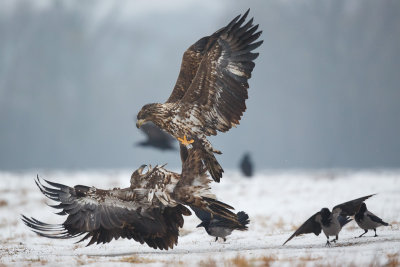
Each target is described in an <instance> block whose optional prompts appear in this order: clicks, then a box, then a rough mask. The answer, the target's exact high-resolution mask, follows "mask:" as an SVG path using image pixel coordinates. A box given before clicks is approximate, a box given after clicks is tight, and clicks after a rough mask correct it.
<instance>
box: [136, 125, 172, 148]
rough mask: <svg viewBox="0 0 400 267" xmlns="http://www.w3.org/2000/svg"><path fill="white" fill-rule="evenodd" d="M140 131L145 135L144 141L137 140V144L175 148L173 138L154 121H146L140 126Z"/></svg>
mask: <svg viewBox="0 0 400 267" xmlns="http://www.w3.org/2000/svg"><path fill="white" fill-rule="evenodd" d="M140 129H141V130H142V132H143V133H144V134H145V135H146V136H147V139H146V140H145V141H141V142H138V143H137V145H138V146H143V147H154V148H157V149H161V150H175V149H176V148H175V147H174V142H175V138H173V137H172V136H171V135H169V134H167V133H166V132H164V131H163V130H161V129H160V128H158V127H157V126H156V125H154V123H151V122H148V123H146V124H145V125H143V126H142V127H141V128H140Z"/></svg>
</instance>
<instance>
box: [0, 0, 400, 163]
mask: <svg viewBox="0 0 400 267" xmlns="http://www.w3.org/2000/svg"><path fill="white" fill-rule="evenodd" d="M248 7H250V8H251V13H250V15H251V16H254V18H255V22H256V23H259V24H260V29H261V30H263V35H262V39H263V40H264V44H263V45H262V47H261V48H260V49H259V51H258V52H259V53H260V57H259V58H258V59H257V60H256V67H255V70H254V72H253V76H252V79H251V80H250V82H249V83H250V90H249V100H248V102H247V106H248V110H247V111H246V113H245V114H244V117H243V118H242V121H241V125H239V126H238V127H237V128H236V129H232V130H231V131H230V132H228V133H225V134H219V135H218V136H217V137H213V138H211V142H212V143H213V145H214V147H215V148H217V149H220V150H222V151H223V153H224V154H223V155H221V156H218V160H220V162H221V164H222V166H223V167H224V168H235V167H236V166H237V164H238V162H239V160H240V158H241V156H242V155H243V153H244V152H246V151H249V152H250V153H251V154H252V157H253V159H254V160H255V164H256V168H257V169H266V168H333V167H339V168H376V167H377V168H385V167H389V168H393V167H395V168H398V167H400V142H399V141H398V136H400V105H399V100H400V89H399V82H400V75H399V74H400V73H399V69H400V63H399V62H400V56H399V47H400V27H398V25H400V2H398V1H372V0H370V1H361V0H353V1H337V0H331V1H318V0H313V1H295V2H294V1H249V2H245V3H244V2H243V3H242V2H233V1H177V0H175V1H172V2H170V1H168V4H166V1H161V0H159V1H85V2H83V1H21V0H20V1H2V2H1V3H0V10H1V14H2V15H1V16H0V34H1V36H2V38H1V40H0V125H1V128H0V170H11V169H13V170H15V169H37V168H51V169H54V168H62V169H68V168H74V169H75V168H77V169H90V168H121V167H123V168H136V167H138V166H139V165H140V164H142V163H150V164H157V163H159V164H162V163H169V166H172V167H175V168H179V167H180V160H179V153H178V152H177V151H176V152H165V153H163V152H158V151H155V150H149V149H142V148H138V147H135V146H134V143H136V142H138V141H139V140H142V139H143V138H144V136H143V135H142V134H141V133H140V132H139V131H138V130H137V129H136V127H135V119H134V118H135V116H136V113H137V112H138V111H139V110H140V108H141V107H142V105H143V104H146V103H149V102H163V101H165V100H166V99H167V97H168V96H169V94H170V92H171V90H172V88H173V85H174V83H175V81H176V78H177V75H178V72H179V67H180V62H181V57H182V54H183V52H184V51H185V50H186V48H187V47H188V46H190V45H191V44H192V43H194V42H195V41H197V40H198V39H199V38H201V37H203V36H205V35H208V34H211V33H213V32H214V31H215V30H217V29H219V28H220V27H222V26H225V25H226V24H227V23H228V22H229V21H230V20H231V19H232V18H233V17H235V16H236V15H238V14H240V13H243V12H244V11H245V10H246V9H247V8H248Z"/></svg>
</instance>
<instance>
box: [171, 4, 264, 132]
mask: <svg viewBox="0 0 400 267" xmlns="http://www.w3.org/2000/svg"><path fill="white" fill-rule="evenodd" d="M248 13H249V10H248V11H247V12H246V13H245V14H244V15H243V16H242V17H241V18H240V16H237V17H236V18H235V19H233V20H232V21H231V22H230V23H229V24H228V25H227V26H226V27H224V28H222V29H220V30H219V31H217V32H215V33H214V34H213V35H211V36H209V37H205V38H202V39H200V40H199V41H198V42H197V43H195V44H194V45H193V46H191V47H190V48H189V49H188V50H187V51H186V52H185V54H184V56H183V61H182V67H181V72H180V75H179V77H178V80H177V84H176V86H175V88H174V90H173V92H172V94H171V96H170V98H169V99H168V100H167V102H179V103H180V105H181V110H180V111H181V112H183V113H187V114H191V115H193V116H195V117H196V118H197V119H198V120H199V121H201V122H203V127H204V129H203V130H204V133H205V134H206V135H215V134H216V133H217V132H216V131H217V130H218V131H221V132H225V131H228V130H229V129H230V128H231V127H232V126H235V125H237V124H239V120H240V118H241V116H242V114H243V112H244V111H245V110H246V104H245V100H246V99H247V98H248V94H247V89H248V87H249V85H248V83H247V81H248V79H249V78H250V77H251V72H252V70H253V68H254V66H255V64H254V62H253V61H254V60H255V59H256V58H257V56H258V53H252V52H251V51H253V50H254V49H256V48H257V47H259V46H260V45H261V44H262V42H263V41H258V42H255V41H256V40H257V39H258V38H259V36H260V35H261V31H258V32H256V31H257V29H258V25H255V26H254V25H253V19H250V20H249V21H248V22H247V23H246V24H244V25H243V23H244V22H245V20H246V17H247V15H248ZM185 104H186V105H185Z"/></svg>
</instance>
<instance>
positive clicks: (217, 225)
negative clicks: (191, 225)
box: [190, 207, 250, 242]
mask: <svg viewBox="0 0 400 267" xmlns="http://www.w3.org/2000/svg"><path fill="white" fill-rule="evenodd" d="M190 208H191V209H192V210H193V211H194V213H195V214H196V216H197V217H198V218H199V219H200V220H201V221H202V222H201V223H200V224H199V225H197V227H204V229H206V232H207V233H208V234H209V235H210V236H214V237H215V241H217V240H218V237H221V238H222V239H223V240H224V242H225V241H226V237H227V236H228V235H230V234H231V233H232V231H233V230H240V231H245V230H247V224H249V222H250V220H249V215H247V214H246V213H245V212H244V211H240V212H238V213H237V221H238V222H239V223H237V222H234V221H232V220H228V219H225V218H222V217H220V216H216V215H214V216H211V214H210V213H209V212H207V211H204V210H201V209H199V208H196V207H190Z"/></svg>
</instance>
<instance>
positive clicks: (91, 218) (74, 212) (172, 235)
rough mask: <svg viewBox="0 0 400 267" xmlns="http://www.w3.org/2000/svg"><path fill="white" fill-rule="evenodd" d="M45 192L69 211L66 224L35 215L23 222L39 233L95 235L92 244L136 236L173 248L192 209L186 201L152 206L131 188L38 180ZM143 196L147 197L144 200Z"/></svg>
mask: <svg viewBox="0 0 400 267" xmlns="http://www.w3.org/2000/svg"><path fill="white" fill-rule="evenodd" d="M36 183H37V185H38V187H39V189H40V190H41V191H42V193H43V194H44V195H45V196H46V197H48V198H50V199H52V200H54V201H56V202H59V204H58V205H54V206H52V207H54V208H56V209H61V212H59V213H58V214H59V215H68V217H67V219H66V220H65V221H64V222H63V223H62V224H46V223H43V222H41V221H39V220H36V219H34V218H28V217H26V216H23V217H22V220H23V222H24V223H25V224H26V225H27V226H28V227H30V228H32V230H33V231H34V232H36V233H37V234H39V235H41V236H44V237H48V238H56V239H65V238H73V237H78V236H82V235H83V238H82V239H81V240H80V241H79V242H81V241H83V240H85V239H88V238H91V239H90V241H89V243H88V245H91V244H93V243H97V244H99V243H107V242H110V241H111V240H112V239H113V238H114V239H118V238H120V237H121V238H127V239H134V240H136V241H138V242H140V243H141V244H143V243H147V245H149V246H150V247H152V248H155V249H156V248H159V249H168V248H173V246H174V245H176V244H177V242H178V236H179V227H182V226H183V222H184V220H183V217H182V215H190V214H191V212H190V211H189V210H188V209H187V208H185V207H184V206H182V205H178V206H176V207H165V208H162V207H160V206H152V205H151V203H149V202H147V203H145V202H146V197H145V196H139V195H140V194H134V193H132V190H130V188H127V189H113V190H100V189H96V188H94V187H87V186H82V185H77V186H75V187H68V186H65V185H62V184H58V183H53V182H50V181H46V183H47V184H48V185H44V184H43V183H42V182H41V180H40V179H39V178H38V179H37V181H36ZM139 199H143V200H142V201H140V200H139Z"/></svg>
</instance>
